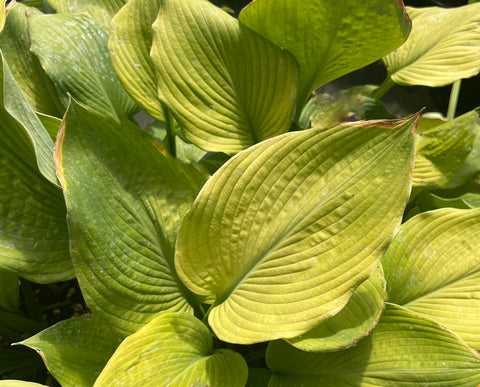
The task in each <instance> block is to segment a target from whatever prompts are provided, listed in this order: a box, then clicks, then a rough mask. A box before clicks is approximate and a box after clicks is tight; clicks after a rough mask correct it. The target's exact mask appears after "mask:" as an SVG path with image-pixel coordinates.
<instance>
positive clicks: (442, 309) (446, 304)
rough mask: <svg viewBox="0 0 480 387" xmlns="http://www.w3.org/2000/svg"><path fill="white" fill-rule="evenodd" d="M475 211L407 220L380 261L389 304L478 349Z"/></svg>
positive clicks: (479, 230) (478, 220)
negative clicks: (428, 320) (427, 319)
mask: <svg viewBox="0 0 480 387" xmlns="http://www.w3.org/2000/svg"><path fill="white" fill-rule="evenodd" d="M478 235H480V208H476V209H470V210H459V209H450V208H445V209H440V210H437V211H430V212H426V213H423V214H420V215H417V216H415V217H413V218H412V219H410V220H409V221H408V222H406V223H405V224H404V225H402V227H401V228H400V230H399V232H398V233H397V235H396V236H395V238H394V240H393V241H392V243H391V245H390V247H389V249H388V251H387V253H386V255H385V257H384V258H383V260H382V263H383V265H384V268H385V278H386V279H387V293H388V297H389V300H391V301H392V302H394V303H396V304H400V305H404V306H405V307H407V308H409V309H410V310H413V311H415V312H417V313H421V314H424V315H427V316H429V317H431V318H432V319H435V320H436V321H438V322H439V323H441V324H442V325H445V326H446V327H447V328H449V329H452V330H453V331H455V332H456V333H458V334H459V335H460V336H461V337H462V338H463V339H464V340H465V341H466V342H467V343H469V344H470V345H471V346H472V347H474V348H480V328H479V327H480V280H479V279H480V253H479V249H478Z"/></svg>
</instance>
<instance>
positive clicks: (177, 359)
mask: <svg viewBox="0 0 480 387" xmlns="http://www.w3.org/2000/svg"><path fill="white" fill-rule="evenodd" d="M247 373H248V370H247V364H246V362H245V360H244V359H243V357H242V356H241V355H240V354H238V353H236V352H233V351H231V350H228V349H218V350H214V349H213V339H212V334H211V332H210V330H209V329H208V328H207V327H206V326H205V325H204V324H203V323H202V322H201V321H200V320H197V319H196V318H195V317H193V316H192V315H189V314H186V313H165V314H162V315H160V316H158V317H157V318H155V319H154V320H152V321H151V322H150V323H149V324H147V325H146V326H145V327H143V328H142V329H141V330H139V331H138V332H136V333H134V334H133V335H131V336H129V337H127V338H126V339H125V341H124V342H123V343H122V344H120V347H119V348H118V349H117V351H116V352H115V354H114V355H113V356H112V358H111V359H110V361H109V362H108V364H107V366H106V367H105V369H104V370H103V372H102V373H101V374H100V376H99V377H98V379H97V381H96V382H95V387H103V386H105V387H106V386H118V385H124V386H133V385H142V386H152V387H153V386H155V387H157V386H158V387H162V386H165V387H167V386H168V387H174V386H178V387H183V386H229V387H242V386H244V385H245V383H246V381H247Z"/></svg>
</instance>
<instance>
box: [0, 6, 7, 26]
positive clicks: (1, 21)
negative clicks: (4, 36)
mask: <svg viewBox="0 0 480 387" xmlns="http://www.w3.org/2000/svg"><path fill="white" fill-rule="evenodd" d="M6 2H7V0H0V34H1V33H2V32H3V28H4V26H5V20H6V18H7V12H6V9H5V3H6Z"/></svg>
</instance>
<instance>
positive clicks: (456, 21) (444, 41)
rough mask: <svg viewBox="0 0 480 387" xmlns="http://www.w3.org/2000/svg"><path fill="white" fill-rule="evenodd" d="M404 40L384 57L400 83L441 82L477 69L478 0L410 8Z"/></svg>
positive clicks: (469, 74) (479, 39)
mask: <svg viewBox="0 0 480 387" xmlns="http://www.w3.org/2000/svg"><path fill="white" fill-rule="evenodd" d="M407 10H408V14H409V15H410V17H411V18H412V24H413V28H412V33H411V34H410V36H409V37H408V40H407V42H406V43H405V44H404V45H403V46H402V47H400V48H399V49H398V50H396V51H394V52H392V53H391V54H389V55H387V56H386V57H385V58H384V59H383V60H384V63H385V65H386V66H387V70H388V76H389V77H390V78H391V79H392V80H393V81H394V82H395V83H398V84H399V85H424V86H433V87H435V86H444V85H448V84H450V83H452V82H454V81H456V80H457V79H461V78H469V77H472V76H474V75H476V74H478V72H479V71H480V4H469V5H466V6H463V7H456V8H439V7H426V8H412V7H408V8H407Z"/></svg>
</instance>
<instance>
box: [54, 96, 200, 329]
mask: <svg viewBox="0 0 480 387" xmlns="http://www.w3.org/2000/svg"><path fill="white" fill-rule="evenodd" d="M157 146H161V145H160V144H158V143H157V142H156V141H154V140H153V139H152V137H151V136H150V135H148V134H147V133H146V132H144V131H143V130H142V129H141V128H140V127H139V126H137V125H135V124H133V123H132V122H131V121H128V120H125V121H124V122H123V123H122V124H119V123H117V122H116V121H115V120H113V119H111V118H109V117H100V116H97V115H96V114H94V113H91V112H89V111H86V110H84V109H83V108H82V107H81V106H79V105H77V104H76V103H75V102H73V103H72V105H71V107H70V110H69V111H68V113H67V114H66V118H65V122H64V125H63V129H62V131H61V132H60V134H59V140H58V142H57V148H56V162H57V168H58V170H57V173H58V176H59V179H60V181H61V182H62V186H63V189H64V194H65V199H66V203H67V209H68V224H69V232H70V238H71V240H70V249H71V253H72V259H73V263H74V267H75V270H76V272H77V275H78V279H79V281H80V286H81V288H82V292H83V294H84V296H85V300H86V301H87V303H88V305H89V306H90V307H91V308H92V309H93V310H94V311H95V312H96V313H97V314H98V315H99V316H102V318H105V319H107V320H108V321H110V322H111V323H112V325H113V326H114V327H116V328H117V329H119V330H121V331H123V332H127V333H133V332H135V331H136V330H138V329H139V328H140V327H142V326H143V325H144V324H146V323H147V322H148V321H150V320H151V319H153V318H154V316H155V315H156V314H158V313H160V312H162V311H166V310H169V311H191V307H190V305H189V304H188V301H187V297H188V295H187V293H188V292H187V291H186V290H185V288H184V286H183V285H182V284H181V283H180V281H179V280H178V278H177V276H176V274H175V268H174V263H173V258H174V246H175V240H176V236H177V230H178V228H179V227H180V222H181V221H182V218H183V215H184V214H185V212H186V211H187V210H188V209H189V208H190V206H191V203H192V202H193V200H194V198H195V196H196V194H197V192H198V191H199V190H200V188H201V186H202V185H203V183H204V181H205V179H206V176H205V175H204V174H203V173H202V172H199V171H198V170H196V169H194V167H193V166H189V165H183V164H180V163H179V162H177V161H176V160H175V159H173V158H172V157H170V156H167V155H163V154H162V153H161V152H160V151H159V149H157Z"/></svg>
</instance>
